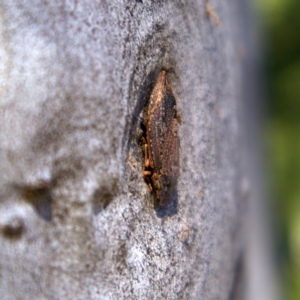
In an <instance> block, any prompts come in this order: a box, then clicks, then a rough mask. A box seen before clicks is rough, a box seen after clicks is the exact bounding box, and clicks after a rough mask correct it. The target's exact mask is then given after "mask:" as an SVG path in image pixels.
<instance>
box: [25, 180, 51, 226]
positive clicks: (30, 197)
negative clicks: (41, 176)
mask: <svg viewBox="0 0 300 300" xmlns="http://www.w3.org/2000/svg"><path fill="white" fill-rule="evenodd" d="M23 197H24V199H25V200H26V201H27V202H29V203H31V204H32V205H33V207H34V208H35V210H36V212H37V213H38V215H39V216H40V217H42V218H43V219H44V220H46V221H51V219H52V211H51V202H52V198H51V190H50V186H49V185H47V184H40V185H37V186H27V187H24V188H23Z"/></svg>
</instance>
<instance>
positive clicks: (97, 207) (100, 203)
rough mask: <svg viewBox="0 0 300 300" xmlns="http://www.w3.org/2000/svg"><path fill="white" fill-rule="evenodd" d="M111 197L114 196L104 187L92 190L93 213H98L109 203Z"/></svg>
mask: <svg viewBox="0 0 300 300" xmlns="http://www.w3.org/2000/svg"><path fill="white" fill-rule="evenodd" d="M112 190H114V188H112ZM113 198H114V194H113V193H112V191H110V190H108V189H107V188H106V187H104V188H99V189H97V190H96V191H95V192H94V195H93V200H92V205H93V213H94V214H95V215H97V214H98V213H100V212H101V211H102V210H104V209H105V208H106V207H107V206H108V205H109V203H110V202H111V201H112V200H113Z"/></svg>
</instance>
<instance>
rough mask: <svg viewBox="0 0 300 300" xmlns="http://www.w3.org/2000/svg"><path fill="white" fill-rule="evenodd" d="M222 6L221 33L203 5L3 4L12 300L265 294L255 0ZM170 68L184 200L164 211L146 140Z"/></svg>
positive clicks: (5, 258) (6, 224)
mask: <svg viewBox="0 0 300 300" xmlns="http://www.w3.org/2000/svg"><path fill="white" fill-rule="evenodd" d="M211 5H212V6H215V12H216V13H217V14H218V15H219V17H220V20H221V23H220V25H219V26H216V25H215V20H214V19H213V18H212V16H209V15H207V13H206V10H205V2H204V1H202V0H198V1H196V0H194V1H189V2H185V1H181V0H178V1H147V0H141V1H120V2H119V1H100V0H99V1H84V0H79V1H58V0H56V1H38V0H31V1H2V2H1V4H0V11H1V17H0V21H1V35H0V38H1V41H0V46H1V48H0V59H1V64H0V68H1V73H0V76H1V77H0V78H1V79H0V80H1V91H0V92H1V110H0V113H1V125H0V126H1V127H0V134H1V136H0V141H1V146H0V147H1V148H0V150H1V152H0V153H1V154H0V155H1V156H0V159H1V174H0V184H1V190H0V197H1V198H0V200H1V207H0V214H1V216H0V230H1V243H0V245H1V246H0V247H1V258H0V264H1V282H0V289H1V295H2V296H1V298H2V299H238V298H239V297H240V298H241V297H245V293H247V294H248V295H251V292H249V291H248V292H247V288H248V290H249V287H251V288H250V289H251V291H253V290H255V289H256V287H255V285H254V287H253V286H252V285H251V283H252V282H253V281H252V280H251V278H252V277H253V276H252V277H251V275H249V274H250V273H249V271H248V268H247V265H249V261H248V262H247V257H248V258H249V255H247V253H248V252H247V251H248V249H250V248H251V247H250V246H249V243H248V239H247V238H245V232H246V231H245V228H246V227H247V222H246V220H247V219H248V220H249V219H251V217H249V214H250V210H249V209H248V208H247V205H248V204H247V203H252V202H253V201H254V202H255V201H257V200H259V199H260V198H261V197H262V196H261V194H260V193H259V192H257V193H254V194H253V193H251V189H254V190H255V189H256V188H257V189H258V190H260V188H259V187H258V186H256V183H255V182H254V181H253V182H252V181H251V178H252V177H255V174H256V173H257V169H255V168H254V170H255V171H254V173H253V172H250V171H249V165H250V164H249V162H250V158H249V157H250V156H251V155H252V154H253V153H254V151H246V148H247V144H246V142H245V137H247V134H248V133H247V131H246V128H247V126H246V125H245V124H244V123H245V122H244V114H243V111H244V109H245V107H246V106H245V105H246V104H245V103H246V102H247V101H251V99H249V97H248V98H247V97H246V95H253V94H252V89H250V85H249V82H251V80H253V77H254V75H255V73H253V72H252V73H251V74H250V75H249V74H247V72H248V69H247V66H249V64H247V62H249V61H251V60H252V59H253V55H255V54H254V53H255V51H253V49H252V48H253V45H252V42H253V40H252V38H251V34H250V33H251V30H250V31H249V30H248V29H249V27H248V26H249V24H248V23H247V22H248V21H247V20H248V19H247V14H246V12H247V9H248V8H247V6H246V5H245V3H244V2H243V1H242V0H240V1H239V0H236V1H231V2H229V1H212V3H211ZM162 69H165V70H167V71H168V76H169V81H170V84H171V86H172V89H173V92H174V94H175V95H176V99H177V104H178V110H179V112H180V113H181V116H182V124H181V126H180V128H179V134H180V177H179V182H178V186H177V190H176V192H175V193H174V195H173V196H172V198H171V199H170V202H169V204H168V205H167V206H165V207H158V206H157V204H156V202H155V199H154V196H153V195H152V194H151V193H150V191H149V189H148V186H147V184H146V183H145V181H144V179H143V176H142V172H143V152H142V148H141V145H140V140H139V139H140V135H141V124H142V122H143V118H144V109H145V107H146V105H147V101H148V99H149V96H150V93H151V89H152V87H153V84H154V82H155V80H156V78H157V75H158V74H159V72H160V71H161V70H162ZM245 74H247V76H246V75H245ZM246 79H247V80H246ZM248 80H249V82H248ZM245 91H246V92H245ZM250 98H251V97H250ZM251 110H252V111H251ZM247 113H248V112H247ZM249 114H250V116H253V115H255V112H254V111H253V108H251V109H250V112H249ZM250 120H251V118H250ZM251 122H252V121H251ZM255 197H256V198H255ZM254 198H255V199H254ZM259 218H263V216H262V217H259ZM261 230H264V229H263V228H262V229H261ZM249 236H250V235H249ZM254 236H255V233H254ZM258 243H259V242H258ZM264 249H265V248H264V247H261V249H260V250H259V251H258V253H259V254H258V256H256V257H262V255H261V253H267V252H265V250H264ZM257 261H259V259H258V260H257ZM260 263H262V264H265V265H269V264H268V262H264V261H261V262H260ZM250 264H251V263H250ZM260 267H264V265H263V266H260ZM253 272H254V273H251V274H255V272H256V271H255V270H254V271H253ZM248 275H249V276H248ZM254 277H255V276H254ZM247 278H248V279H247ZM249 278H250V279H249ZM266 278H267V279H270V278H271V276H270V272H266V275H265V276H264V277H263V279H262V280H263V281H262V282H264V280H266ZM265 282H267V281H265ZM270 290H271V289H269V288H268V287H266V288H265V290H264V292H265V294H264V295H265V297H264V298H262V299H268V298H266V297H269V299H273V298H271V296H270V295H271V293H270ZM256 299H258V298H256Z"/></svg>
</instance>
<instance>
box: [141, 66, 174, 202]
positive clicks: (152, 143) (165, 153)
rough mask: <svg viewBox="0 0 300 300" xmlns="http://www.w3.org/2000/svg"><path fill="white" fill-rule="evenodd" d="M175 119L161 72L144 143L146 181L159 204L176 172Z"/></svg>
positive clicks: (171, 187) (171, 188)
mask: <svg viewBox="0 0 300 300" xmlns="http://www.w3.org/2000/svg"><path fill="white" fill-rule="evenodd" d="M178 120H179V116H178V113H177V108H176V100H175V97H174V95H173V93H172V89H171V86H170V84H169V83H168V80H167V76H166V71H161V72H160V74H159V76H158V79H157V82H156V84H155V87H154V89H153V91H152V93H151V96H150V100H149V106H148V109H147V123H146V139H145V138H143V141H144V143H145V145H144V146H145V171H144V177H145V181H146V182H147V183H148V185H149V188H150V190H151V191H152V190H153V191H154V192H155V195H156V198H157V200H158V203H159V204H160V205H165V204H166V203H167V202H168V200H169V199H170V196H171V195H172V193H173V191H174V188H175V186H176V183H177V178H178V173H179V148H178Z"/></svg>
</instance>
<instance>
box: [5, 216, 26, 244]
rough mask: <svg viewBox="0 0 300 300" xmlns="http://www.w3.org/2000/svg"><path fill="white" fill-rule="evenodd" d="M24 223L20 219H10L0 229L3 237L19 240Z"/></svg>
mask: <svg viewBox="0 0 300 300" xmlns="http://www.w3.org/2000/svg"><path fill="white" fill-rule="evenodd" d="M24 229H25V227H24V223H23V220H21V219H20V218H12V219H10V220H9V221H8V223H7V224H5V225H4V226H3V228H2V233H3V236H4V237H5V238H7V239H19V238H20V237H21V236H22V234H23V232H24Z"/></svg>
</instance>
